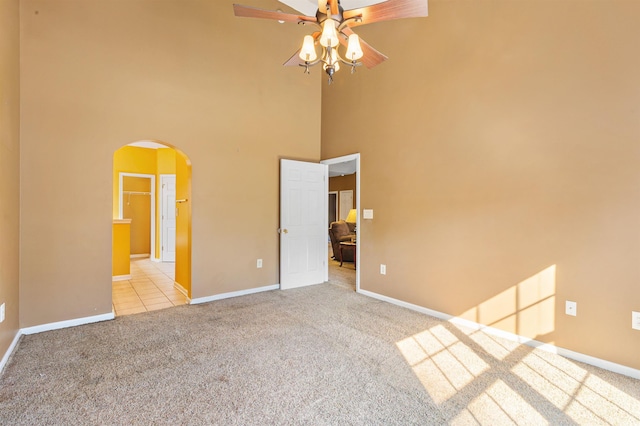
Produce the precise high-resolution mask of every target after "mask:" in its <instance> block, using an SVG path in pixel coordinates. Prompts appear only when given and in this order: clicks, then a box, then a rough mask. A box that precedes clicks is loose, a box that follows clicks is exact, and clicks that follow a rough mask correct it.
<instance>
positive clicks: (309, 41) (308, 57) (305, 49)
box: [298, 35, 318, 62]
mask: <svg viewBox="0 0 640 426" xmlns="http://www.w3.org/2000/svg"><path fill="white" fill-rule="evenodd" d="M314 43H315V42H314V40H313V37H312V36H310V35H306V36H304V41H303V42H302V49H300V54H299V55H298V56H300V59H302V60H303V61H305V62H312V61H315V60H316V58H317V57H318V54H317V53H316V48H315V46H314Z"/></svg>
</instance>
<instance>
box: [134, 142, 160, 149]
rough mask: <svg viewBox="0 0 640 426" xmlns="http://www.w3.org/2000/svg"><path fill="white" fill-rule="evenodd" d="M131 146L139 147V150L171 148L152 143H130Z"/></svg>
mask: <svg viewBox="0 0 640 426" xmlns="http://www.w3.org/2000/svg"><path fill="white" fill-rule="evenodd" d="M129 146H137V147H138V148H150V149H158V148H169V147H168V146H166V145H162V144H159V143H157V142H152V141H139V142H133V143H130V144H129Z"/></svg>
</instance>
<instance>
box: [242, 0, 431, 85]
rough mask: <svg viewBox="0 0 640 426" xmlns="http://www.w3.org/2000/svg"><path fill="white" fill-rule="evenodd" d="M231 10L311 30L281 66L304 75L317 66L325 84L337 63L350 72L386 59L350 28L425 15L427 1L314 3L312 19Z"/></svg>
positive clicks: (325, 0)
mask: <svg viewBox="0 0 640 426" xmlns="http://www.w3.org/2000/svg"><path fill="white" fill-rule="evenodd" d="M281 1H282V2H283V3H289V2H287V1H285V0H281ZM344 2H345V3H346V2H347V0H344ZM233 10H234V13H235V15H236V16H239V17H247V18H263V19H273V20H277V21H280V22H296V23H298V24H300V25H311V26H313V27H315V30H316V31H314V32H313V33H312V34H311V35H307V36H305V37H304V41H303V44H302V47H301V48H300V49H299V50H298V51H297V52H296V53H295V54H294V55H293V56H292V57H291V58H290V59H289V60H287V61H286V62H285V63H284V65H285V66H301V67H304V71H305V72H306V73H307V74H308V73H309V68H310V67H312V66H314V65H318V64H320V63H321V64H322V67H323V68H324V70H325V72H326V73H327V75H328V76H329V84H331V82H332V81H333V75H334V73H335V72H336V71H338V70H339V69H340V64H341V63H342V64H345V65H347V66H350V67H351V72H352V73H353V72H354V71H355V69H356V67H357V66H360V65H362V64H364V65H365V66H366V67H367V68H373V67H375V66H376V65H378V64H380V63H382V62H384V61H385V60H386V59H387V57H386V56H385V55H384V54H382V53H380V52H378V51H377V50H376V49H374V48H373V47H371V46H370V45H369V44H367V43H366V42H365V41H364V40H361V39H360V38H359V37H358V35H357V34H356V33H354V32H353V30H352V29H351V28H352V27H356V26H358V25H364V24H371V23H374V22H382V21H389V20H392V19H401V18H417V17H424V16H428V6H427V0H387V1H384V2H381V3H378V4H374V5H371V6H366V7H360V8H355V9H350V10H344V9H343V7H342V6H341V5H340V0H318V10H317V12H316V16H307V15H302V14H301V15H296V14H292V13H283V12H280V11H270V10H263V9H258V8H254V7H250V6H243V5H239V4H234V5H233ZM318 45H319V47H320V48H321V50H322V52H321V54H320V55H318V52H317V51H316V46H318ZM340 45H342V46H345V47H346V51H344V53H343V54H341V53H340V52H339V51H338V47H339V46H340ZM360 60H362V61H361V62H360Z"/></svg>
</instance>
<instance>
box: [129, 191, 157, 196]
mask: <svg viewBox="0 0 640 426" xmlns="http://www.w3.org/2000/svg"><path fill="white" fill-rule="evenodd" d="M122 193H123V194H129V195H131V194H134V195H151V193H150V192H140V191H122Z"/></svg>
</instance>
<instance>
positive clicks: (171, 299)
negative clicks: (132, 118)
mask: <svg viewBox="0 0 640 426" xmlns="http://www.w3.org/2000/svg"><path fill="white" fill-rule="evenodd" d="M113 219H114V223H113V239H112V253H113V260H112V262H113V263H112V273H113V283H112V298H113V299H112V301H113V309H114V312H115V314H116V315H117V316H118V315H127V314H132V313H138V312H145V311H149V310H156V309H163V308H166V307H171V306H175V305H180V304H185V303H189V301H190V298H191V162H190V160H189V158H188V157H187V156H186V155H185V154H184V153H183V152H181V151H180V150H178V149H176V148H175V147H174V146H172V145H170V144H167V143H165V142H161V141H152V140H146V141H138V142H133V143H130V144H127V145H125V146H123V147H121V148H120V149H118V150H116V151H115V153H114V157H113Z"/></svg>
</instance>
